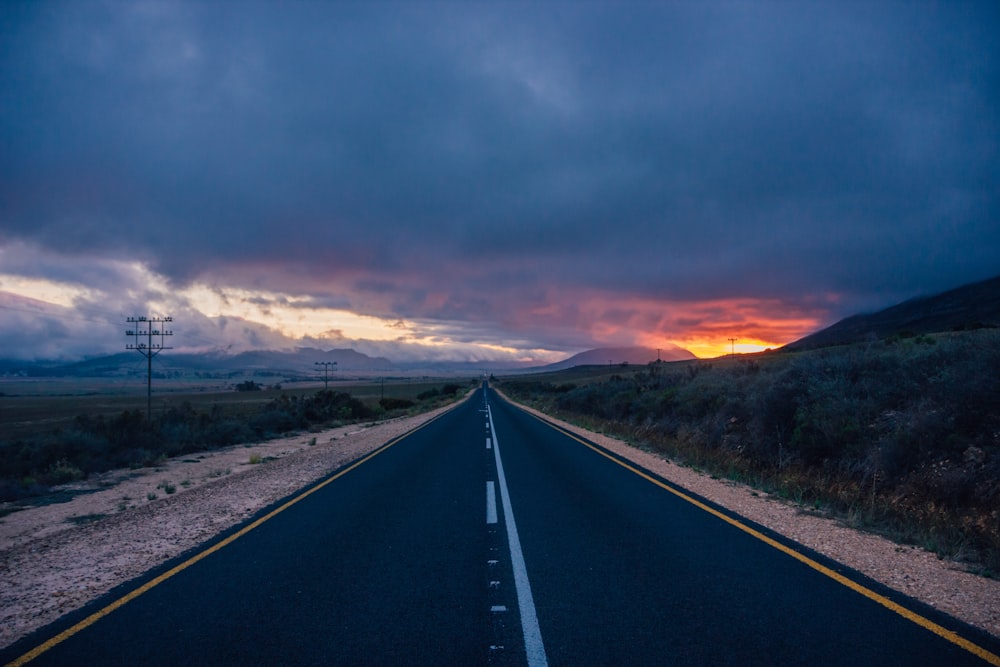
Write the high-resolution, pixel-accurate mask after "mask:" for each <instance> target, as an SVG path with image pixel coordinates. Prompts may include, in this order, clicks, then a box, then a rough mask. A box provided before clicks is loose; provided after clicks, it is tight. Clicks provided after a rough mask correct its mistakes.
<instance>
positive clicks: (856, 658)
mask: <svg viewBox="0 0 1000 667" xmlns="http://www.w3.org/2000/svg"><path fill="white" fill-rule="evenodd" d="M885 596H889V597H891V599H887V598H886V597H885ZM894 605H902V606H898V607H895V608H892V607H894ZM59 633H63V635H60V634H59ZM936 633H937V634H936ZM952 633H957V634H952ZM942 634H944V635H946V636H945V637H942V636H940V635H942ZM32 651H34V652H32ZM998 654H1000V648H998V642H996V641H995V640H994V639H992V638H989V637H986V636H985V635H983V634H982V633H977V632H976V631H975V630H973V629H971V628H968V627H967V626H964V625H962V624H960V623H958V622H956V621H954V620H952V619H949V618H947V617H944V616H942V615H940V614H937V613H935V612H933V611H932V610H929V609H927V608H924V607H921V606H919V605H916V604H915V603H912V602H909V601H906V600H905V599H902V598H900V597H899V596H897V595H896V594H892V593H890V592H889V591H886V590H883V589H880V588H878V587H877V586H876V585H874V584H872V583H871V582H866V581H864V580H863V579H861V578H860V577H859V576H858V575H856V574H853V573H851V572H850V571H848V570H846V568H843V567H842V566H839V565H837V564H836V563H831V562H828V561H825V560H822V559H820V558H819V557H818V556H815V555H814V554H809V553H801V552H798V551H796V550H794V549H793V548H791V547H790V546H789V544H788V543H786V542H785V541H784V540H782V539H781V538H780V537H778V536H774V535H772V534H770V533H767V532H766V531H764V530H763V529H761V528H759V527H756V526H752V525H749V524H747V523H746V522H742V521H740V520H738V519H737V518H735V517H733V516H731V515H729V514H728V513H726V512H724V511H720V510H719V509H718V508H713V507H711V506H710V505H708V504H707V503H704V501H700V500H699V499H697V498H694V497H692V496H690V494H686V493H685V492H684V491H683V490H678V489H676V488H674V487H672V486H671V485H669V484H667V483H666V482H665V481H664V480H662V479H660V478H657V477H656V476H655V475H652V474H651V473H648V472H646V471H642V470H638V469H636V468H635V466H634V465H633V464H629V463H627V462H625V461H622V460H621V459H618V458H617V457H615V456H614V455H611V454H610V453H608V452H606V451H604V450H601V449H600V448H597V447H595V446H593V445H591V444H589V443H585V442H583V441H581V440H579V439H577V438H575V437H571V436H569V435H568V434H565V433H562V432H560V431H559V430H558V429H556V428H553V427H552V426H551V425H549V424H547V423H546V422H543V421H541V420H539V419H537V418H535V417H532V416H531V415H529V414H527V413H525V412H524V411H521V410H519V409H518V408H516V406H513V405H511V404H509V403H507V402H505V401H503V400H501V399H500V398H499V397H498V396H497V395H496V394H495V392H493V391H492V390H487V389H485V388H484V389H480V390H477V392H476V393H475V394H474V395H473V396H472V397H471V398H470V399H469V400H467V401H465V402H464V403H462V404H460V405H458V406H457V407H456V408H455V409H453V410H451V411H450V412H447V413H445V414H444V415H443V416H441V417H439V418H437V419H435V420H432V421H431V422H429V423H427V424H426V425H424V426H423V427H421V428H419V429H417V430H415V431H413V432H411V433H410V434H407V435H406V436H404V437H402V438H400V439H397V440H395V441H391V442H389V443H387V445H386V446H385V447H384V448H382V449H380V450H378V451H376V452H375V453H374V454H373V455H371V456H369V457H366V458H365V459H362V460H360V461H358V462H356V463H354V464H352V465H351V466H348V467H346V468H344V469H342V470H340V471H338V472H337V473H334V474H333V475H331V476H330V477H328V478H326V479H325V480H323V481H322V482H320V483H319V484H318V485H315V486H313V487H311V488H310V489H308V490H307V492H306V493H305V494H304V495H299V496H295V497H293V498H290V499H288V501H287V502H284V503H280V504H279V505H277V506H276V507H274V508H272V509H271V510H270V511H269V512H267V513H264V514H262V516H261V517H259V518H258V519H257V520H256V521H254V522H250V523H248V524H246V525H244V526H242V527H241V528H240V529H238V530H234V531H231V532H230V533H228V534H226V535H223V536H220V538H218V539H217V540H215V541H214V542H211V543H209V544H206V545H203V547H202V548H201V549H199V550H195V551H194V552H193V553H190V554H187V555H186V556H184V557H181V558H180V559H178V560H177V561H175V562H173V563H171V564H168V566H165V567H164V568H161V569H160V570H158V571H156V572H152V573H149V575H147V576H146V577H144V578H142V579H140V580H138V581H135V582H131V583H130V584H128V585H126V586H124V587H122V588H121V589H120V590H117V591H115V592H113V593H112V594H111V595H109V596H107V597H106V598H104V599H102V600H99V601H98V602H96V603H95V604H93V605H90V606H88V607H87V608H85V609H83V610H80V611H79V612H77V613H75V614H73V615H70V616H69V617H67V618H65V619H63V620H62V621H60V622H58V623H56V624H54V625H53V626H50V627H49V628H46V629H44V630H43V631H41V632H39V633H36V634H35V635H33V636H32V637H29V638H27V639H26V640H24V641H22V642H19V643H18V644H16V645H15V646H14V647H11V648H8V649H6V650H5V651H4V652H2V653H0V662H2V663H7V662H9V661H18V662H19V663H27V664H31V665H171V666H176V665H251V664H253V665H331V664H335V665H402V664H405V665H490V664H492V665H525V664H529V665H544V664H550V665H619V664H626V665H725V664H733V665H736V664H739V665H785V664H789V665H790V664H796V665H798V664H809V665H862V664H878V665H983V664H990V663H991V662H992V663H993V664H1000V658H997V655H998ZM16 664H17V663H16Z"/></svg>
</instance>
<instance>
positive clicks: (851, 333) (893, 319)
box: [784, 276, 1000, 350]
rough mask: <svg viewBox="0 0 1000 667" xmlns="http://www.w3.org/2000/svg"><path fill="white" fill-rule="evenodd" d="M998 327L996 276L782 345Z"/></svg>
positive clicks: (999, 294)
mask: <svg viewBox="0 0 1000 667" xmlns="http://www.w3.org/2000/svg"><path fill="white" fill-rule="evenodd" d="M993 327H1000V276H998V277H996V278H990V279H989V280H984V281H982V282H978V283H972V284H969V285H963V286H962V287H957V288H955V289H952V290H948V291H947V292H942V293H940V294H936V295H933V296H926V297H918V298H915V299H910V300H909V301H904V302H903V303H900V304H898V305H895V306H892V307H890V308H886V309H885V310H880V311H878V312H875V313H867V314H862V315H853V316H851V317H848V318H845V319H843V320H840V321H839V322H837V323H836V324H833V325H831V326H829V327H827V328H826V329H822V330H820V331H817V332H816V333H814V334H810V335H808V336H806V337H805V338H801V339H799V340H797V341H795V342H793V343H789V344H788V345H786V346H785V347H784V349H786V350H808V349H814V348H818V347H829V346H831V345H846V344H849V343H859V342H863V341H865V340H870V339H872V338H888V337H890V336H913V335H922V334H932V333H941V332H944V331H963V330H968V329H983V328H993Z"/></svg>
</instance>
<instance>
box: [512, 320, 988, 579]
mask: <svg viewBox="0 0 1000 667" xmlns="http://www.w3.org/2000/svg"><path fill="white" fill-rule="evenodd" d="M998 342H1000V332H997V331H995V330H983V331H977V332H970V333H966V334H953V335H940V336H936V337H930V336H919V337H918V336H910V337H904V336H898V337H895V338H893V339H892V340H891V341H886V342H882V343H878V342H876V343H865V344H859V345H854V346H842V347H837V348H826V349H820V350H813V351H809V352H801V353H782V352H778V353H772V354H769V355H766V356H760V357H756V358H754V359H753V360H743V359H738V360H735V361H727V362H696V363H685V364H684V365H679V366H676V367H674V368H676V370H674V368H670V367H669V366H668V367H664V368H659V367H658V368H648V369H646V370H640V371H638V372H636V373H634V374H633V375H632V377H626V376H623V375H613V376H612V377H611V378H610V379H608V380H605V381H600V382H593V383H591V384H586V385H582V386H578V387H572V388H568V389H567V390H566V391H559V390H557V388H556V387H555V386H554V385H552V384H551V383H548V382H546V381H540V382H531V381H530V380H528V379H516V380H505V381H504V388H505V391H507V392H509V393H510V394H511V395H512V396H514V397H516V398H518V399H519V400H522V401H526V402H529V403H533V404H534V405H535V406H536V407H538V408H540V409H542V410H555V411H558V412H559V413H560V415H561V416H564V417H567V416H568V417H571V418H573V417H574V416H575V419H576V421H578V422H579V423H581V425H588V426H590V427H593V428H598V429H600V430H602V431H605V432H610V433H615V434H618V435H619V436H621V437H623V438H625V439H628V440H630V441H633V442H639V443H641V444H643V445H644V446H647V447H650V448H653V449H656V450H659V451H661V452H664V453H665V454H667V455H670V456H673V457H675V458H677V459H680V460H682V461H687V462H688V463H691V464H697V465H699V466H701V467H705V468H708V469H710V470H712V471H713V472H714V473H716V474H720V475H728V476H731V477H737V478H739V479H753V480H757V481H758V483H759V484H761V485H762V486H764V487H766V488H767V489H768V490H774V491H776V492H778V493H782V494H784V495H785V496H786V497H790V498H799V499H810V500H815V501H819V502H821V503H825V504H826V505H827V506H829V507H831V508H834V509H838V510H840V511H844V512H846V513H848V514H850V515H851V516H864V517H867V518H866V519H865V521H875V522H876V523H880V525H882V526H885V527H886V529H887V530H891V531H895V532H897V534H901V535H913V536H918V537H915V538H914V539H922V540H923V541H924V542H925V543H926V544H930V543H932V542H933V543H935V544H938V545H939V548H942V549H944V548H945V547H941V546H940V545H942V544H946V543H947V542H946V541H942V540H941V537H940V536H941V535H942V534H943V533H945V532H947V533H948V534H950V535H952V536H953V537H952V538H950V539H952V540H953V541H952V543H953V544H954V543H962V544H964V545H965V546H964V547H963V548H965V549H966V550H968V549H970V548H971V549H973V550H974V551H975V552H976V553H978V555H979V557H980V559H981V560H982V561H983V562H985V563H986V564H987V566H988V567H991V568H993V569H994V570H997V569H1000V535H998V532H1000V528H997V527H996V526H997V525H998V524H997V522H996V518H995V515H994V514H991V512H995V507H996V506H997V502H998V499H1000V437H998V436H997V434H998V433H1000V346H997V344H996V343H998ZM716 366H718V367H719V368H720V369H722V371H721V372H710V371H712V370H713V369H714V368H715V367H716ZM966 459H968V461H971V462H972V463H967V462H966ZM858 508H865V509H864V511H863V512H860V513H859V511H858ZM991 526H993V528H990V527H991ZM945 527H947V531H946V530H945ZM956 527H958V528H956ZM919 536H923V537H919ZM970 545H971V546H970Z"/></svg>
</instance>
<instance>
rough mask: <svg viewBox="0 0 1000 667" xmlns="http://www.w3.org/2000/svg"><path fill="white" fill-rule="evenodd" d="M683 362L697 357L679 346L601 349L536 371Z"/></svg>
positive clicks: (576, 355)
mask: <svg viewBox="0 0 1000 667" xmlns="http://www.w3.org/2000/svg"><path fill="white" fill-rule="evenodd" d="M658 358H659V359H660V360H661V361H683V360H686V359H694V358H695V356H694V355H693V354H691V353H690V352H688V351H687V350H685V349H684V348H682V347H678V346H677V345H667V346H666V347H662V348H660V349H659V350H655V349H653V348H650V347H599V348H596V349H593V350H587V351H585V352H580V353H579V354H574V355H573V356H572V357H570V358H568V359H563V360H562V361H557V362H556V363H554V364H548V365H547V366H542V367H541V368H537V369H535V370H542V371H561V370H564V369H566V368H573V367H574V366H603V365H607V364H638V365H645V364H648V363H650V362H653V361H656V360H657V359H658Z"/></svg>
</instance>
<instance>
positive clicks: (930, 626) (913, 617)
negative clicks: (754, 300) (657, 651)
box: [528, 412, 1000, 667]
mask: <svg viewBox="0 0 1000 667" xmlns="http://www.w3.org/2000/svg"><path fill="white" fill-rule="evenodd" d="M528 414H530V415H531V416H532V417H534V418H535V419H537V420H538V421H540V422H542V423H543V424H546V425H548V426H549V427H550V428H552V429H554V430H556V431H559V432H560V433H562V434H564V435H566V436H569V437H570V438H572V439H573V440H576V441H577V442H579V443H580V444H581V445H585V446H586V447H589V448H590V449H592V450H594V451H595V452H597V453H598V454H600V455H601V456H603V457H605V458H606V459H608V460H610V461H614V462H615V463H617V464H618V465H620V466H621V467H623V468H625V469H626V470H628V471H629V472H633V473H635V474H636V475H638V476H639V477H642V478H643V479H645V480H646V481H648V482H652V483H653V484H655V485H656V486H658V487H660V488H661V489H663V490H664V491H669V492H670V493H672V494H674V495H675V496H677V497H678V498H681V499H682V500H685V501H687V502H689V503H691V504H692V505H694V506H695V507H697V508H698V509H701V510H704V511H706V512H708V513H709V514H711V515H712V516H714V517H716V518H719V519H722V520H723V521H725V522H726V523H728V524H730V525H732V526H734V527H736V528H739V529H740V530H742V531H743V532H744V533H747V534H749V535H752V536H753V537H756V538H757V539H758V540H760V541H761V542H764V543H766V544H768V545H770V546H772V547H774V548H775V549H777V550H778V551H781V552H782V553H785V554H787V555H789V556H791V557H792V558H794V559H795V560H797V561H799V562H801V563H804V564H805V565H808V566H809V567H811V568H812V569H814V570H816V571H817V572H820V573H821V574H824V575H826V576H827V577H830V578H831V579H833V580H834V581H836V582H837V583H839V584H843V585H844V586H847V587H848V588H850V589H851V590H853V591H855V592H856V593H860V594H861V595H863V596H865V597H866V598H868V599H869V600H872V601H874V602H877V603H878V604H880V605H882V606H883V607H885V608H887V609H889V610H891V611H894V612H896V613H897V614H899V615H900V616H902V617H903V618H905V619H906V620H908V621H912V622H913V623H916V624H917V625H919V626H921V627H922V628H924V629H926V630H930V631H931V632H933V633H934V634H936V635H938V636H939V637H942V638H944V639H946V640H948V641H949V642H951V643H952V644H955V645H957V646H960V647H961V648H963V649H965V650H966V651H968V652H969V653H972V654H973V655H975V656H976V657H979V658H982V659H983V660H985V661H986V662H988V663H989V664H991V665H996V666H997V667H1000V656H997V655H996V654H994V653H991V652H989V651H987V650H986V649H984V648H983V647H982V646H979V645H978V644H974V643H973V642H971V641H969V640H968V639H965V638H964V637H962V636H960V635H958V634H956V633H955V632H952V631H951V630H948V629H947V628H945V627H943V626H941V625H938V624H937V623H935V622H934V621H932V620H930V619H929V618H925V617H924V616H921V615H920V614H918V613H916V612H914V611H911V610H910V609H907V608H906V607H904V606H902V605H900V604H899V603H897V602H893V601H892V600H890V599H889V598H887V597H885V596H884V595H880V594H879V593H876V592H875V591H873V590H871V589H870V588H867V587H866V586H862V585H861V584H859V583H857V582H856V581H852V580H851V579H848V578H847V577H845V576H844V575H842V574H840V573H839V572H836V571H834V570H831V569H830V568H828V567H827V566H825V565H823V564H822V563H818V562H817V561H815V560H813V559H812V558H809V557H808V556H806V555H805V554H802V553H799V552H798V551H796V550H795V549H792V548H791V547H788V546H785V545H784V544H782V543H781V542H778V541H777V540H775V539H773V538H771V537H768V536H767V535H765V534H763V533H762V532H760V531H759V530H755V529H754V528H751V527H750V526H748V525H746V524H744V523H742V522H740V521H739V520H737V519H734V518H732V517H730V516H727V515H726V514H723V513H722V512H720V511H718V510H717V509H714V508H712V507H709V506H708V505H706V504H705V503H703V502H701V501H700V500H698V499H697V498H693V497H691V496H689V495H687V494H686V493H684V492H683V491H679V490H678V489H675V488H673V487H671V486H669V485H667V484H664V483H663V482H661V481H660V480H658V479H656V478H655V477H652V476H651V475H648V474H647V473H645V472H643V471H642V470H641V469H639V468H637V467H635V466H632V465H630V464H628V463H625V462H624V461H621V460H619V459H618V458H616V457H614V456H612V455H611V454H609V453H608V452H605V451H604V450H602V449H600V448H599V447H597V446H595V445H592V444H591V443H589V442H587V441H586V440H583V439H582V438H580V437H579V436H577V435H576V434H575V433H573V432H571V431H568V430H566V429H564V428H562V427H561V426H558V425H557V424H554V423H552V422H550V421H549V420H547V419H544V418H542V417H539V416H538V415H536V414H533V413H531V412H528Z"/></svg>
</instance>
